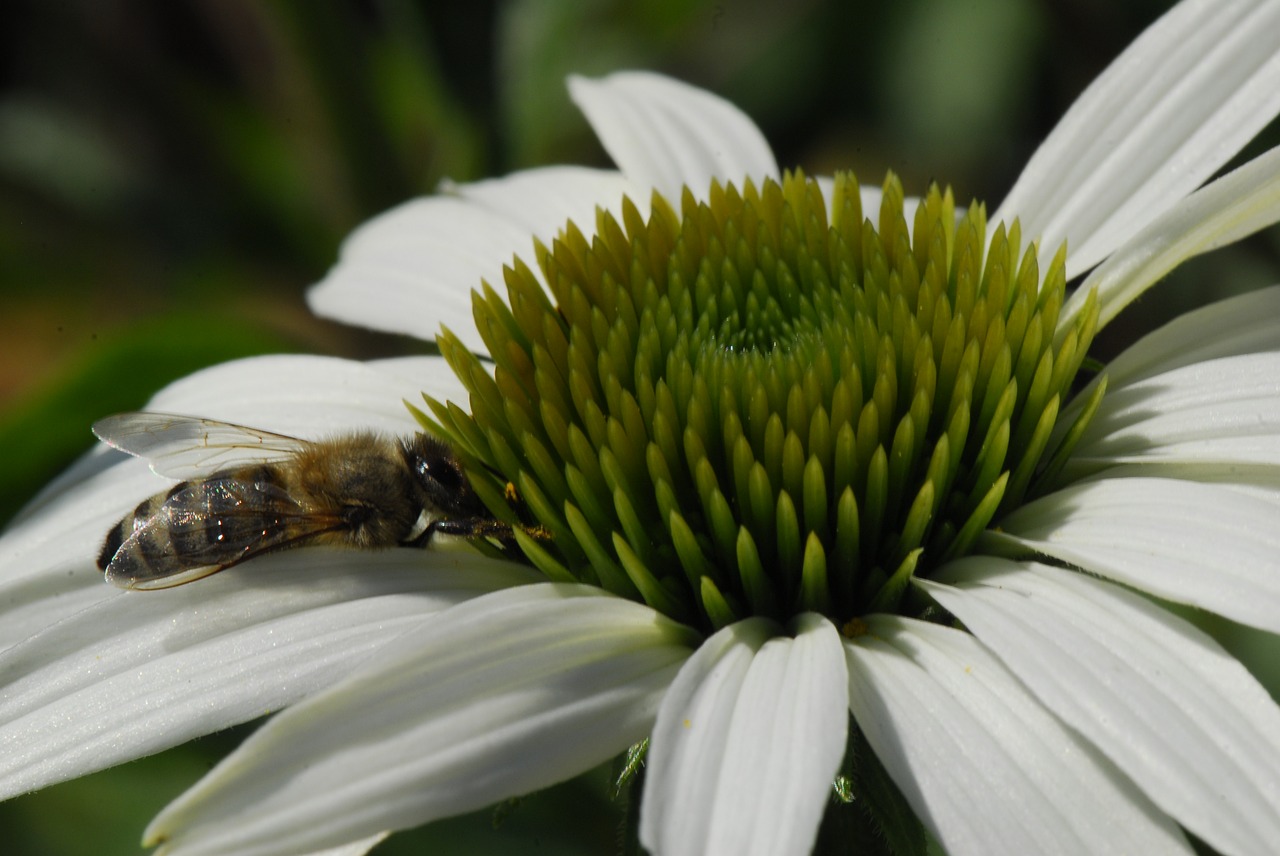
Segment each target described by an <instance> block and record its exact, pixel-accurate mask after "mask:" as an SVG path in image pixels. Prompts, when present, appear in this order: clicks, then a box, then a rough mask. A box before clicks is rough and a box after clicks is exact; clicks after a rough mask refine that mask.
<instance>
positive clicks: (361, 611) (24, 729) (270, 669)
mask: <svg viewBox="0 0 1280 856" xmlns="http://www.w3.org/2000/svg"><path fill="white" fill-rule="evenodd" d="M534 580H536V576H535V575H534V574H532V573H531V572H530V571H529V570H528V569H527V568H522V567H520V566H518V565H515V564H512V563H508V562H497V561H495V560H492V559H485V558H482V557H479V556H475V555H471V554H465V553H458V552H456V551H455V552H453V553H440V552H428V551H422V550H395V551H388V552H384V553H353V552H339V551H333V550H316V549H311V550H298V551H294V552H289V553H278V554H275V555H269V556H264V557H263V558H261V559H259V560H257V561H254V562H252V563H246V564H244V565H240V566H238V567H236V568H232V569H230V570H227V571H223V572H222V573H221V574H218V575H216V576H214V577H210V578H209V579H207V580H202V581H201V582H200V583H199V584H198V585H190V586H182V587H179V588H174V589H169V590H167V591H163V592H147V593H138V592H120V591H116V592H115V593H114V594H113V595H112V596H110V597H108V598H106V599H104V600H102V601H101V602H99V603H97V604H96V605H94V606H92V607H91V608H89V609H86V610H84V611H82V612H80V613H78V614H76V615H73V616H71V617H69V618H67V619H66V620H64V621H62V622H60V623H57V624H54V625H53V626H52V627H49V628H48V629H47V630H44V631H43V632H41V633H38V634H36V635H35V636H33V637H32V638H30V639H27V640H26V641H24V642H21V643H19V644H17V645H15V646H13V647H12V648H10V649H9V650H7V651H5V652H4V653H3V654H0V797H9V796H13V795H14V794H19V793H23V792H25V791H29V790H34V789H36V788H39V787H43V786H44V785H47V784H50V783H52V782H57V781H62V780H64V779H69V778H73V777H75V776H80V775H84V774H86V773H90V772H93V771H95V770H100V769H103V768H105V767H109V766H112V765H114V764H118V763H121V762H122V761H128V760H131V759H133V758H138V757H141V756H143V755H149V754H151V753H153V752H157V751H159V750H161V749H167V748H168V747H170V746H176V745H178V744H179V743H183V742H185V741H187V740H190V739H192V738H193V737H198V736H200V735H203V734H209V733H211V732H213V731H217V730H219V729H222V728H226V727H227V726H230V725H234V724H236V723H240V722H246V721H248V720H251V719H255V718H257V717H259V716H262V715H263V714H265V713H269V712H270V711H272V710H276V709H278V708H281V707H284V706H285V705H288V704H291V703H293V702H295V701H297V700H298V699H301V698H304V697H306V696H308V695H311V694H313V693H315V692H316V691H317V690H319V689H321V688H323V687H326V686H328V685H330V684H332V683H333V682H334V681H336V680H338V679H339V678H341V677H342V676H344V675H346V674H347V673H348V672H350V671H351V670H352V669H353V668H354V667H355V666H357V665H358V664H360V663H361V662H363V661H365V660H366V659H368V657H369V656H370V655H371V654H372V653H373V652H375V651H377V650H378V648H379V647H381V646H382V645H384V644H385V643H386V642H388V641H389V640H390V639H393V638H394V637H396V636H398V635H400V634H401V633H404V632H405V631H406V630H408V629H410V628H412V627H416V626H420V625H421V624H422V623H423V622H424V620H425V619H426V618H427V617H428V616H430V615H432V614H433V613H435V612H438V611H439V610H441V609H443V608H445V607H447V606H450V605H452V604H455V603H458V602H461V601H463V600H466V599H468V598H471V597H475V596H477V595H479V594H483V593H485V592H488V591H493V590H495V589H498V588H503V587H507V586H512V585H518V584H525V583H529V582H532V581H534Z"/></svg>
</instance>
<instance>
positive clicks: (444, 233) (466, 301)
mask: <svg viewBox="0 0 1280 856" xmlns="http://www.w3.org/2000/svg"><path fill="white" fill-rule="evenodd" d="M630 190H631V188H630V185H628V184H627V182H626V181H625V180H624V179H623V177H622V176H621V175H620V174H618V173H616V172H607V171H603V170H592V169H585V168H583V167H571V166H561V167H546V168H542V169H533V170H528V171H526V172H517V173H513V174H512V175H508V176H504V177H503V178H494V179H489V180H486V181H481V182H478V183H475V184H452V183H445V184H443V185H442V186H441V194H440V195H438V196H429V197H423V198H419V199H413V200H410V201H408V202H405V203H403V204H402V205H399V206H397V207H395V208H392V209H391V210H390V211H387V212H385V213H383V214H380V215H378V216H377V217H374V218H373V219H372V220H369V221H368V222H366V223H364V224H363V225H362V226H360V228H358V229H356V230H355V231H354V232H352V233H351V235H349V236H348V237H347V239H346V240H345V241H344V242H343V244H342V249H341V252H340V254H339V257H338V262H337V264H335V265H334V267H333V268H332V269H331V270H330V271H329V273H328V274H326V275H325V278H324V279H323V280H321V281H320V282H319V283H317V284H316V285H315V286H314V287H313V288H312V289H311V290H310V291H309V292H308V294H307V302H308V304H309V305H310V307H311V309H312V310H313V311H315V312H316V313H317V314H320V315H324V316H327V317H330V318H335V319H337V320H339V321H344V322H346V323H348V324H360V325H363V326H366V327H371V328H373V329H375V330H385V331H388V332H392V333H407V334H409V335H411V336H417V337H418V338H420V339H434V338H435V337H436V334H438V333H439V332H440V326H441V325H442V324H443V325H445V326H447V327H448V328H449V329H450V330H452V331H453V333H454V334H455V335H456V336H457V337H458V338H459V339H461V340H462V342H463V343H464V344H466V345H467V347H469V348H471V349H472V350H473V351H475V352H476V353H484V352H485V348H484V342H483V341H482V340H481V339H480V335H479V333H478V332H477V331H476V325H475V321H474V319H473V317H472V313H471V293H472V290H479V288H480V283H481V281H482V280H484V281H487V282H488V283H489V284H490V285H492V286H493V287H494V288H496V289H498V290H499V291H502V290H503V288H504V285H503V276H502V269H503V266H505V265H510V264H511V262H512V259H513V257H515V256H519V257H520V258H521V259H523V260H525V261H526V262H527V263H528V264H529V265H530V266H531V267H536V265H534V238H535V237H536V238H538V239H540V240H541V241H542V242H543V243H545V244H548V245H549V244H550V242H551V240H552V239H553V238H555V237H556V236H557V235H559V234H560V233H561V232H562V231H563V229H564V227H565V223H566V221H568V220H574V221H575V222H576V223H577V224H578V226H579V227H580V228H581V229H583V230H584V231H585V232H587V233H591V232H593V231H594V229H595V209H596V206H600V207H602V208H608V209H611V210H614V211H618V210H620V207H619V206H620V203H621V200H622V196H623V194H624V193H627V192H628V191H630ZM636 195H639V196H641V197H643V198H642V200H641V201H640V203H639V204H640V206H641V209H642V210H646V211H647V210H648V197H647V192H645V193H640V194H636Z"/></svg>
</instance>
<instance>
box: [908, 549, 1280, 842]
mask: <svg viewBox="0 0 1280 856" xmlns="http://www.w3.org/2000/svg"><path fill="white" fill-rule="evenodd" d="M942 578H943V579H945V580H947V581H948V582H950V583H954V585H942V584H938V583H929V582H923V581H921V582H919V583H918V584H919V585H921V586H922V587H923V588H924V589H925V590H926V591H927V592H929V594H931V595H933V597H934V598H935V599H937V601H938V602H939V603H941V604H942V605H943V606H944V607H945V608H946V609H947V610H949V611H950V612H952V613H954V614H955V615H956V617H958V618H959V619H960V620H961V621H963V622H964V623H965V626H966V627H968V628H969V629H970V630H971V631H972V632H973V633H974V634H975V635H976V636H977V637H978V638H979V639H981V640H982V642H983V643H984V644H985V645H987V646H988V647H989V648H991V649H992V650H993V651H994V652H995V653H996V655H997V656H999V657H1000V658H1001V659H1002V660H1003V661H1004V663H1005V665H1007V666H1008V667H1009V668H1010V669H1011V670H1012V671H1013V672H1014V674H1016V675H1017V676H1018V677H1019V678H1021V679H1022V681H1023V682H1024V683H1026V684H1027V686H1028V687H1029V688H1030V689H1031V691H1032V692H1034V693H1035V694H1036V696H1037V697H1038V698H1039V699H1040V700H1041V701H1042V702H1043V703H1044V704H1045V705H1046V706H1047V707H1048V708H1049V709H1050V710H1052V711H1053V712H1054V713H1055V714H1057V715H1058V716H1059V717H1060V718H1062V720H1063V721H1064V722H1066V723H1067V724H1068V725H1070V726H1071V727H1072V728H1074V729H1075V730H1076V731H1078V732H1080V733H1081V734H1082V735H1084V736H1085V737H1086V738H1087V739H1088V740H1090V741H1091V742H1092V743H1093V744H1094V745H1095V746H1097V747H1098V748H1099V749H1101V750H1102V751H1103V752H1104V753H1105V754H1106V756H1107V757H1108V758H1109V759H1111V761H1113V762H1114V763H1115V764H1116V766H1118V767H1119V768H1120V769H1121V770H1122V771H1123V772H1124V773H1125V774H1127V775H1128V776H1129V777H1130V778H1132V779H1133V780H1134V782H1135V783H1136V784H1137V785H1138V786H1139V787H1140V788H1142V790H1143V791H1144V792H1146V794H1147V795H1148V796H1149V797H1151V799H1152V800H1153V801H1154V802H1155V803H1156V804H1157V805H1158V806H1160V808H1162V809H1163V810H1164V811H1166V812H1168V813H1169V814H1171V815H1172V816H1173V817H1174V818H1175V819H1176V820H1177V821H1178V822H1179V823H1180V824H1181V825H1182V826H1184V827H1186V828H1187V829H1190V830H1191V831H1192V832H1194V833H1195V834H1196V835H1197V836H1198V837H1200V838H1202V839H1204V840H1205V841H1206V842H1207V843H1209V844H1211V845H1212V846H1213V847H1214V848H1215V849H1217V850H1218V851H1220V852H1222V853H1241V854H1243V853H1265V852H1267V851H1268V849H1269V848H1270V847H1272V846H1274V844H1275V842H1277V841H1280V708H1277V707H1276V704H1275V702H1273V701H1272V700H1271V698H1270V696H1268V695H1267V692H1266V690H1264V689H1263V688H1262V686H1261V685H1260V684H1259V683H1258V682H1257V680H1256V679H1255V678H1254V677H1253V676H1252V675H1250V674H1249V673H1248V672H1247V671H1246V670H1245V668H1244V667H1243V666H1242V665H1240V663H1238V662H1236V660H1235V659H1233V658H1232V657H1231V656H1230V655H1229V654H1228V653H1227V652H1226V651H1223V650H1222V648H1221V647H1220V646H1219V645H1218V644H1217V643H1216V642H1214V641H1213V640H1212V639H1210V638H1209V637H1208V636H1206V635H1205V634H1204V633H1202V632H1200V631H1199V630H1197V629H1196V628H1194V627H1193V626H1191V625H1190V624H1188V623H1187V622H1185V621H1183V620H1182V619H1180V618H1177V617H1176V616H1174V615H1171V614H1170V613H1169V612H1168V611H1166V610H1163V609H1160V608H1159V607H1157V606H1155V605H1154V604H1152V603H1150V602H1149V601H1147V600H1144V599H1143V598H1141V597H1139V596H1137V595H1135V594H1133V593H1131V592H1128V591H1125V590H1123V589H1121V588H1120V587H1119V586H1116V585H1114V584H1111V583H1106V582H1103V581H1101V580H1096V579H1093V578H1091V577H1087V576H1085V575H1084V574H1079V573H1074V572H1071V571H1064V570H1061V569H1057V568H1050V567H1047V566H1044V565H1037V564H1035V563H1014V562H1007V561H1003V560H992V559H988V558H985V557H982V558H978V557H974V558H970V559H966V560H962V561H961V562H957V563H955V564H953V565H952V566H950V567H948V568H946V569H944V571H943V574H942Z"/></svg>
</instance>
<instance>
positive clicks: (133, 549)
mask: <svg viewBox="0 0 1280 856" xmlns="http://www.w3.org/2000/svg"><path fill="white" fill-rule="evenodd" d="M179 487H180V488H181V489H179V490H176V491H174V492H173V493H172V494H170V495H169V496H168V497H167V498H166V499H165V500H164V502H163V504H162V505H160V507H159V508H157V509H156V511H155V513H154V514H152V515H151V516H150V517H148V518H146V519H145V520H143V521H141V522H135V525H134V528H133V530H132V531H131V532H130V533H129V535H128V537H127V538H125V539H124V540H123V542H122V543H121V544H120V547H119V548H118V549H117V550H116V552H115V555H114V556H112V557H111V560H110V562H109V563H108V564H107V567H106V569H105V570H106V577H107V582H109V583H111V584H113V585H116V586H120V587H121V588H127V589H143V590H146V589H163V588H172V587H174V586H180V585H183V584H185V583H189V582H192V581H193V580H198V579H201V578H202V577H207V576H209V575H210V574H214V573H217V572H218V571H221V570H223V569H225V568H229V567H231V566H232V565H237V564H239V563H240V562H243V561H245V560H246V559H251V558H253V557H254V556H260V555H262V554H264V553H269V552H272V551H275V550H280V549H283V548H285V547H293V546H298V545H301V544H306V543H307V542H309V541H312V540H314V539H316V538H317V537H318V536H320V535H323V534H325V533H327V532H333V531H336V530H339V529H342V528H343V527H344V526H345V525H346V524H345V522H344V521H343V520H342V518H341V517H339V516H338V515H337V514H333V513H324V512H318V511H315V510H312V509H306V508H303V507H302V506H300V505H299V504H298V503H297V502H296V501H295V500H293V499H292V498H291V497H290V496H289V495H288V494H287V493H285V491H284V490H282V489H281V488H279V487H277V486H275V485H273V484H266V483H261V482H258V483H253V484H250V483H245V482H240V481H236V480H234V479H229V478H228V479H220V478H215V479H210V480H208V481H204V482H199V483H189V484H188V485H186V486H185V487H182V486H179ZM211 493H216V497H215V498H214V499H213V501H212V502H211ZM215 506H216V510H211V509H212V508H214V507H215Z"/></svg>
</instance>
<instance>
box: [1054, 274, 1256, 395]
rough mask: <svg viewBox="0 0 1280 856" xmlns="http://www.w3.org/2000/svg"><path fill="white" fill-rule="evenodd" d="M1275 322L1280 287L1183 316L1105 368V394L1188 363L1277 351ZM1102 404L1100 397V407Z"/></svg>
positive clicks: (1222, 301) (1133, 345) (1240, 296)
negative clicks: (1106, 382) (1106, 388)
mask: <svg viewBox="0 0 1280 856" xmlns="http://www.w3.org/2000/svg"><path fill="white" fill-rule="evenodd" d="M1277 318H1280V286H1272V287H1270V288H1263V289H1259V290H1257V291H1251V292H1247V293H1245V294H1240V295H1237V296H1235V297H1231V298H1228V299H1226V300H1220V301H1217V302H1216V303H1211V304H1209V305H1208V306H1202V307H1200V308H1198V309H1193V310H1191V311H1190V312H1184V313H1182V314H1181V315H1179V316H1178V317H1177V318H1175V319H1174V320H1172V321H1170V322H1169V323H1168V324H1165V325H1164V326H1163V327H1160V328H1159V329H1158V330H1154V331H1152V332H1151V333H1148V334H1147V335H1146V336H1144V337H1142V338H1141V339H1139V340H1138V341H1137V342H1135V343H1134V344H1132V345H1130V346H1129V347H1128V348H1125V350H1124V352H1123V353H1122V354H1120V355H1119V356H1118V357H1116V358H1115V359H1114V360H1112V361H1111V362H1110V363H1108V364H1107V378H1108V389H1109V392H1108V393H1107V394H1108V395H1111V394H1112V393H1113V392H1115V391H1117V390H1119V389H1121V388H1123V387H1125V386H1128V385H1130V384H1133V383H1136V382H1137V381H1139V380H1142V379H1144V378H1148V377H1151V376H1153V375H1157V374H1162V373H1164V372H1168V371H1172V370H1173V369H1177V368H1181V367H1183V366H1189V365H1191V364H1192V363H1202V362H1207V361H1209V360H1214V359H1218V358H1219V357H1235V356H1244V355H1246V354H1260V353H1266V352H1271V351H1280V324H1277V323H1276V319H1277ZM1086 397H1087V396H1084V395H1081V396H1078V397H1077V398H1078V399H1084V398H1086ZM1106 401H1107V399H1105V398H1104V399H1103V402H1104V403H1105V402H1106Z"/></svg>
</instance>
